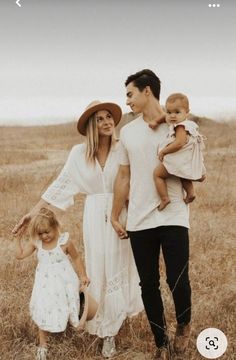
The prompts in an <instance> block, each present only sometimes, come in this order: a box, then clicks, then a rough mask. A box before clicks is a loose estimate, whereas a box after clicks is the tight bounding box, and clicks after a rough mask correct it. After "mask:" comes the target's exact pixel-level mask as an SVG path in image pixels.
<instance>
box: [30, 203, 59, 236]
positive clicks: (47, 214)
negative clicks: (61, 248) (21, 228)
mask: <svg viewBox="0 0 236 360" xmlns="http://www.w3.org/2000/svg"><path fill="white" fill-rule="evenodd" d="M44 225H46V226H50V227H52V228H53V229H59V227H60V224H59V222H58V220H57V218H56V215H55V214H54V212H53V211H52V210H49V209H47V208H44V207H43V208H41V209H40V210H39V212H38V213H37V214H36V215H35V216H34V218H33V220H32V222H31V225H30V236H31V237H32V238H35V237H36V236H37V235H38V232H39V230H40V229H41V228H42V226H44Z"/></svg>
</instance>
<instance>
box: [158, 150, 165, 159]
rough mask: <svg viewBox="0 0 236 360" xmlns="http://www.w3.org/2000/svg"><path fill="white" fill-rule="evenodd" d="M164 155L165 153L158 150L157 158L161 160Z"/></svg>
mask: <svg viewBox="0 0 236 360" xmlns="http://www.w3.org/2000/svg"><path fill="white" fill-rule="evenodd" d="M164 156H165V154H164V153H163V152H162V151H160V152H159V154H158V158H159V160H160V161H163V159H164Z"/></svg>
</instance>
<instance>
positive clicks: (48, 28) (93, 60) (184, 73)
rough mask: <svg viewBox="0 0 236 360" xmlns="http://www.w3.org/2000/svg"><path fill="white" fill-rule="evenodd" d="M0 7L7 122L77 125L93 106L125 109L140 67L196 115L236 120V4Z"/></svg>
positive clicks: (93, 1) (29, 0) (28, 3)
mask: <svg viewBox="0 0 236 360" xmlns="http://www.w3.org/2000/svg"><path fill="white" fill-rule="evenodd" d="M20 3H21V5H22V6H21V8H20V7H18V6H17V5H16V4H15V0H1V2H0V41H1V56H0V70H1V72H0V77H1V78H0V80H1V83H0V122H1V123H3V122H4V121H5V120H7V121H9V122H10V121H13V120H14V121H16V120H18V121H20V122H22V123H25V121H27V122H29V123H30V122H32V121H33V120H34V119H36V120H35V121H39V119H40V121H43V120H44V119H45V121H48V120H49V119H50V118H51V119H53V121H54V120H55V119H58V120H60V119H70V118H71V117H75V116H77V115H79V113H80V112H81V111H82V110H83V108H84V106H86V105H87V103H89V102H90V101H92V100H94V99H101V100H113V101H117V102H119V104H120V105H121V106H122V108H123V109H124V111H129V109H128V107H126V105H125V87H124V81H125V80H126V78H127V76H128V75H130V74H131V73H134V72H136V71H138V70H141V69H143V68H150V69H152V70H153V71H154V72H156V73H157V74H158V75H159V77H160V79H161V81H162V96H161V102H162V103H164V101H165V98H166V97H167V96H168V95H169V94H170V93H171V92H176V91H178V92H179V91H181V92H184V93H186V94H187V95H188V96H189V98H190V103H191V108H192V111H193V112H195V113H199V114H202V113H206V115H208V114H209V115H211V113H212V111H214V114H215V115H216V116H217V113H218V115H219V114H222V112H223V111H225V110H227V111H228V112H229V114H230V113H232V114H233V113H234V112H235V113H236V85H235V84H236V68H235V64H236V46H235V33H236V22H235V18H236V11H235V10H236V4H235V2H234V0H223V1H218V2H214V3H215V4H220V7H214V8H213V7H209V6H208V4H209V3H210V1H209V0H208V1H207V0H195V1H193V0H185V1H184V0H179V1H177V0H126V1H125V0H119V1H117V0H64V1H62V0H20Z"/></svg>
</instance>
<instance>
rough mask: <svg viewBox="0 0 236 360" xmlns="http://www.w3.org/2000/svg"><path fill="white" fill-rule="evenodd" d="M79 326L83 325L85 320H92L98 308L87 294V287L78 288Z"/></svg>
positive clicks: (95, 302)
mask: <svg viewBox="0 0 236 360" xmlns="http://www.w3.org/2000/svg"><path fill="white" fill-rule="evenodd" d="M79 297H80V311H79V326H80V327H83V326H84V324H85V322H86V321H89V320H92V319H93V318H94V316H95V315H96V312H97V309H98V303H97V301H96V300H95V299H94V298H93V297H92V296H91V295H90V294H89V292H88V289H87V287H86V286H85V287H84V288H83V289H80V294H79Z"/></svg>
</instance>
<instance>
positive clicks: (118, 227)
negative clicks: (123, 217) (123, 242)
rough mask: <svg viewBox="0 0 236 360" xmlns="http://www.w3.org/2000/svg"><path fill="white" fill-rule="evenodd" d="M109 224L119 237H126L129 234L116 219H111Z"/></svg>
mask: <svg viewBox="0 0 236 360" xmlns="http://www.w3.org/2000/svg"><path fill="white" fill-rule="evenodd" d="M111 224H112V226H113V229H114V230H115V232H116V233H117V235H118V236H119V238H120V239H128V237H129V235H128V234H127V232H126V230H125V228H124V227H123V226H122V225H121V223H120V222H119V221H118V220H114V219H111Z"/></svg>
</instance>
